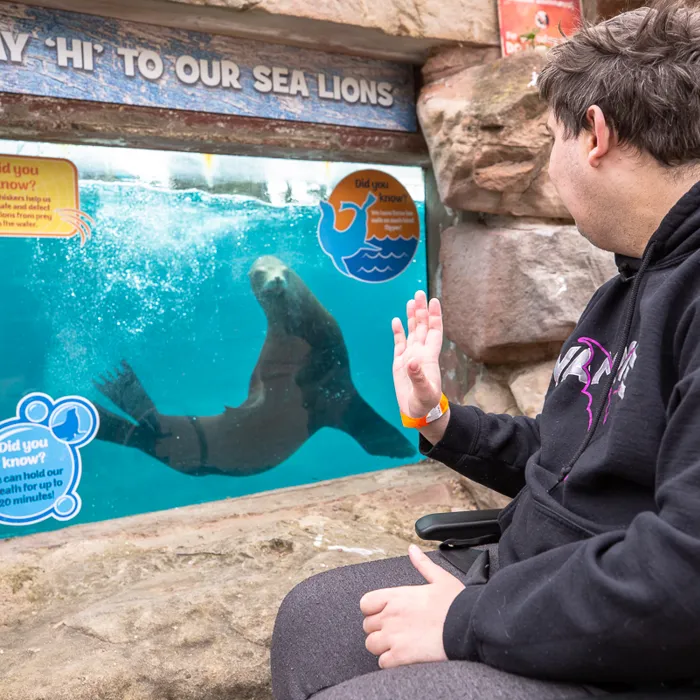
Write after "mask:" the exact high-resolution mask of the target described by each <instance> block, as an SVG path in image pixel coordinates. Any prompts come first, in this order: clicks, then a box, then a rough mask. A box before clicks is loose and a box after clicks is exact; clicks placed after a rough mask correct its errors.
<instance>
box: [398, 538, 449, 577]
mask: <svg viewBox="0 0 700 700" xmlns="http://www.w3.org/2000/svg"><path fill="white" fill-rule="evenodd" d="M408 556H409V558H410V559H411V564H413V566H414V567H415V568H416V570H417V571H418V573H419V574H420V575H421V576H422V577H423V578H424V579H425V580H426V581H427V582H428V583H435V582H436V581H438V580H440V579H441V578H444V576H450V574H449V573H448V572H447V571H445V570H444V569H443V568H442V567H441V566H439V565H438V564H436V563H435V562H433V561H431V560H430V559H428V557H427V555H426V554H424V553H423V552H422V551H421V550H420V549H418V547H416V545H415V544H412V545H411V546H410V547H409V548H408Z"/></svg>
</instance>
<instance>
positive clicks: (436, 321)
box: [428, 299, 442, 331]
mask: <svg viewBox="0 0 700 700" xmlns="http://www.w3.org/2000/svg"><path fill="white" fill-rule="evenodd" d="M428 325H429V326H430V330H436V331H441V330H442V307H441V306H440V300H439V299H431V300H430V304H429V305H428Z"/></svg>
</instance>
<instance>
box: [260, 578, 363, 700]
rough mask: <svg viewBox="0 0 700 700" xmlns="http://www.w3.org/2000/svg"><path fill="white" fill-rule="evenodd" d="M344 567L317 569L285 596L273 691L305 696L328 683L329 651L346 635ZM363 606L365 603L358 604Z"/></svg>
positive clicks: (275, 641)
mask: <svg viewBox="0 0 700 700" xmlns="http://www.w3.org/2000/svg"><path fill="white" fill-rule="evenodd" d="M341 571H342V570H339V569H334V570H331V571H327V572H324V573H322V574H317V575H316V576H312V577H311V578H308V579H306V580H305V581H302V582H301V583H300V584H298V585H297V586H295V587H294V588H293V589H292V590H291V591H290V592H289V593H288V594H287V596H286V597H285V598H284V600H283V601H282V605H281V606H280V609H279V611H278V613H277V619H276V620H275V627H274V631H273V634H272V646H271V650H270V665H271V670H272V689H273V696H274V697H275V698H279V699H285V700H286V699H288V698H290V699H293V700H296V699H297V698H305V697H308V695H310V694H312V693H313V692H315V691H316V690H319V689H320V688H321V687H324V686H325V685H326V684H327V683H326V682H325V681H324V680H323V678H324V676H325V675H326V673H328V669H327V668H324V666H326V665H327V663H328V650H329V649H330V648H333V647H334V642H337V638H338V635H342V634H343V630H342V627H343V621H344V620H345V619H346V615H345V614H344V613H343V611H342V610H343V608H344V606H348V605H352V603H351V602H350V601H349V600H348V597H347V592H344V591H343V577H342V573H341ZM352 607H357V609H358V611H359V604H358V605H353V606H352Z"/></svg>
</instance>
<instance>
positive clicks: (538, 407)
mask: <svg viewBox="0 0 700 700" xmlns="http://www.w3.org/2000/svg"><path fill="white" fill-rule="evenodd" d="M553 368H554V360H549V361H547V362H540V363H538V364H536V365H532V366H530V367H525V368H522V369H518V370H516V371H515V372H513V373H512V375H511V378H510V390H511V392H512V395H513V396H514V397H515V401H516V402H517V406H518V408H519V409H520V411H521V412H522V413H523V414H524V415H526V416H529V417H530V418H534V417H535V416H536V415H537V414H538V413H541V412H542V405H543V404H544V397H545V395H546V394H547V389H549V384H550V382H551V380H552V370H553Z"/></svg>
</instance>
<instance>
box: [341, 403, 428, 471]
mask: <svg viewBox="0 0 700 700" xmlns="http://www.w3.org/2000/svg"><path fill="white" fill-rule="evenodd" d="M337 427H338V428H340V429H341V430H343V431H345V432H346V433H348V434H349V435H351V436H352V437H354V438H355V440H357V441H358V442H359V443H360V445H362V447H363V448H364V449H365V450H366V451H367V452H369V454H371V455H378V456H381V457H394V458H396V459H400V458H408V457H413V456H414V455H415V454H416V448H415V447H414V446H413V445H412V444H411V443H410V442H409V441H408V440H407V439H406V438H405V437H404V436H403V435H402V434H401V432H400V431H399V430H398V429H397V428H395V427H394V426H393V425H391V424H390V423H388V422H387V421H385V420H384V419H383V418H382V417H381V416H380V415H379V414H378V413H377V412H376V411H375V410H374V409H373V408H372V407H371V406H370V405H369V404H368V403H367V402H366V401H365V400H364V399H363V398H362V397H361V396H360V395H359V394H357V393H355V394H354V395H353V397H352V398H351V399H350V402H349V403H348V407H347V409H346V410H345V412H344V414H343V417H342V419H341V422H340V425H338V426H337Z"/></svg>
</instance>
